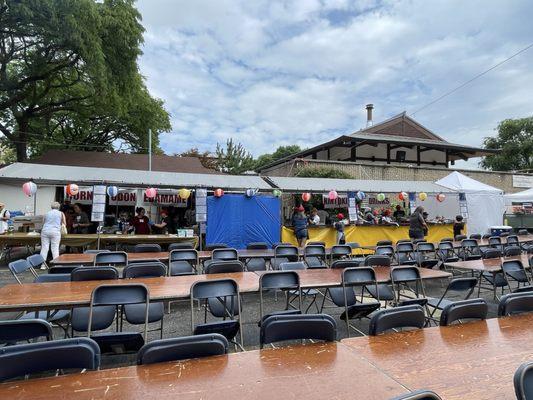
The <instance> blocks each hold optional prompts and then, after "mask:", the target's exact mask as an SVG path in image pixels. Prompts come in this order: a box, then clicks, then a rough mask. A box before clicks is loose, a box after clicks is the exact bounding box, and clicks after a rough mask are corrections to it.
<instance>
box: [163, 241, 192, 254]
mask: <svg viewBox="0 0 533 400" xmlns="http://www.w3.org/2000/svg"><path fill="white" fill-rule="evenodd" d="M193 249H194V245H193V244H192V243H171V244H169V245H168V251H169V252H170V251H173V250H193Z"/></svg>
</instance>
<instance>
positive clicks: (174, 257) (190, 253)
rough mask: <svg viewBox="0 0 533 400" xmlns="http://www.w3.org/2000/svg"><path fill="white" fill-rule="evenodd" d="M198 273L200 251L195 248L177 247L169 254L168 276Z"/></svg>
mask: <svg viewBox="0 0 533 400" xmlns="http://www.w3.org/2000/svg"><path fill="white" fill-rule="evenodd" d="M197 273H198V252H197V251H196V250H194V249H176V250H172V251H170V253H169V255H168V276H180V275H195V274H197Z"/></svg>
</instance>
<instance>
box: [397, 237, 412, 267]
mask: <svg viewBox="0 0 533 400" xmlns="http://www.w3.org/2000/svg"><path fill="white" fill-rule="evenodd" d="M396 259H397V261H398V264H399V265H416V264H417V260H416V255H415V249H414V246H413V243H411V241H407V242H400V243H396Z"/></svg>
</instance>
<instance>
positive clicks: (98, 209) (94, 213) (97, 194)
mask: <svg viewBox="0 0 533 400" xmlns="http://www.w3.org/2000/svg"><path fill="white" fill-rule="evenodd" d="M92 194H93V207H92V210H91V222H104V216H105V201H106V187H105V186H103V185H95V186H93V190H92Z"/></svg>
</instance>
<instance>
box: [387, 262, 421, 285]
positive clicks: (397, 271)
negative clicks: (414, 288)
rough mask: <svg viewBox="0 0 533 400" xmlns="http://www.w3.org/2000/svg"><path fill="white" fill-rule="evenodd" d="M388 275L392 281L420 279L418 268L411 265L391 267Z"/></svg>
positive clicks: (400, 281) (403, 281)
mask: <svg viewBox="0 0 533 400" xmlns="http://www.w3.org/2000/svg"><path fill="white" fill-rule="evenodd" d="M390 276H391V280H392V282H393V283H407V282H415V281H420V271H419V269H418V268H417V267H412V266H401V267H393V268H391V271H390Z"/></svg>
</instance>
